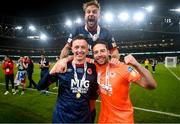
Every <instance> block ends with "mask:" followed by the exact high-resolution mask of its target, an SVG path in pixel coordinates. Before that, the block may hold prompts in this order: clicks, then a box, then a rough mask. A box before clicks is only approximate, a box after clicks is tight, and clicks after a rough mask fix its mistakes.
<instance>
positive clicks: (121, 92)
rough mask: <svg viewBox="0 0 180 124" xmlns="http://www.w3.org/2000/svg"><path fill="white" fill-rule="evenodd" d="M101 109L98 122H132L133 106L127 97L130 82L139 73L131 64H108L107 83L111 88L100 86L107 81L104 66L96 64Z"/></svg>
mask: <svg viewBox="0 0 180 124" xmlns="http://www.w3.org/2000/svg"><path fill="white" fill-rule="evenodd" d="M96 67H97V73H98V74H100V75H99V83H100V85H99V89H100V99H101V110H100V115H99V121H98V123H134V118H133V107H132V104H131V101H130V97H129V89H130V82H135V81H137V80H139V79H140V78H141V75H140V74H139V73H138V72H137V71H136V70H135V69H133V68H132V67H131V66H128V65H125V64H123V63H121V64H119V65H117V66H111V65H109V84H111V88H110V89H111V90H110V91H108V90H107V89H105V88H102V84H104V83H105V82H107V81H106V80H107V78H106V75H107V74H106V67H107V65H104V66H98V65H96Z"/></svg>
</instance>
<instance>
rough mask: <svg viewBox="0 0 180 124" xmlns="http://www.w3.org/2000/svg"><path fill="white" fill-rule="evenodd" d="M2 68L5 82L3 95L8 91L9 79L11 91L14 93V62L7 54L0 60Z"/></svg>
mask: <svg viewBox="0 0 180 124" xmlns="http://www.w3.org/2000/svg"><path fill="white" fill-rule="evenodd" d="M2 69H3V70H4V75H5V82H6V85H5V86H6V92H5V93H4V95H7V94H8V93H9V80H10V81H11V85H12V92H13V93H14V92H15V90H14V62H13V61H12V60H11V59H10V57H9V56H8V55H6V56H5V59H4V61H3V62H2Z"/></svg>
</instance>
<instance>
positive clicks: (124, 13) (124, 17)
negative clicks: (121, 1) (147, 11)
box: [118, 12, 129, 21]
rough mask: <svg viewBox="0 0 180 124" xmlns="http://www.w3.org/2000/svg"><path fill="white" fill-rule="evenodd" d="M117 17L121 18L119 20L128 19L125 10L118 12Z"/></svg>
mask: <svg viewBox="0 0 180 124" xmlns="http://www.w3.org/2000/svg"><path fill="white" fill-rule="evenodd" d="M118 18H119V19H120V20H121V21H127V20H128V19H129V15H128V13H127V12H122V13H120V14H119V16H118Z"/></svg>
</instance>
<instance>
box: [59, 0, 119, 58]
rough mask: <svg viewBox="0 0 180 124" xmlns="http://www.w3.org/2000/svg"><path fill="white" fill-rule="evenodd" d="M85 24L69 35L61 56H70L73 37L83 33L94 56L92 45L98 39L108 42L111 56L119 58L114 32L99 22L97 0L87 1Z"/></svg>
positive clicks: (90, 52) (84, 8) (90, 53)
mask: <svg viewBox="0 0 180 124" xmlns="http://www.w3.org/2000/svg"><path fill="white" fill-rule="evenodd" d="M83 10H84V14H85V15H84V19H85V24H84V25H81V26H79V27H76V28H75V29H74V30H73V31H72V32H71V33H70V35H69V38H68V40H67V43H66V45H65V46H64V48H63V49H62V51H61V54H60V58H64V57H67V56H68V53H69V51H70V48H71V47H70V44H71V41H72V39H73V38H74V37H75V36H77V35H82V36H84V37H86V38H87V42H88V48H89V53H88V55H89V56H90V57H92V49H91V47H92V45H93V42H94V41H96V40H97V39H99V40H103V41H106V42H108V48H109V49H110V54H111V57H113V58H117V59H119V52H118V49H117V45H116V42H115V40H114V38H113V37H112V34H111V33H110V32H109V31H108V30H107V29H106V28H104V27H102V26H100V25H99V24H98V21H99V18H100V5H99V3H98V2H97V1H96V0H95V1H90V2H87V3H85V4H84V5H83Z"/></svg>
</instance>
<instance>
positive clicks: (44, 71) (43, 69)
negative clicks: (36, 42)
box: [39, 54, 50, 95]
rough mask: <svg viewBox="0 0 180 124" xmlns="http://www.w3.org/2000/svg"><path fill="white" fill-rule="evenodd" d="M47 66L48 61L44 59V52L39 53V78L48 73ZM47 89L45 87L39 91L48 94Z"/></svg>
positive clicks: (48, 64) (48, 65)
mask: <svg viewBox="0 0 180 124" xmlns="http://www.w3.org/2000/svg"><path fill="white" fill-rule="evenodd" d="M49 67H50V63H49V61H48V60H47V59H46V57H45V55H44V54H41V60H40V61H39V68H40V69H41V76H40V80H41V79H42V77H44V75H46V74H47V73H49ZM48 90H49V88H48V87H47V89H45V90H42V91H41V93H45V94H46V95H48Z"/></svg>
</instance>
